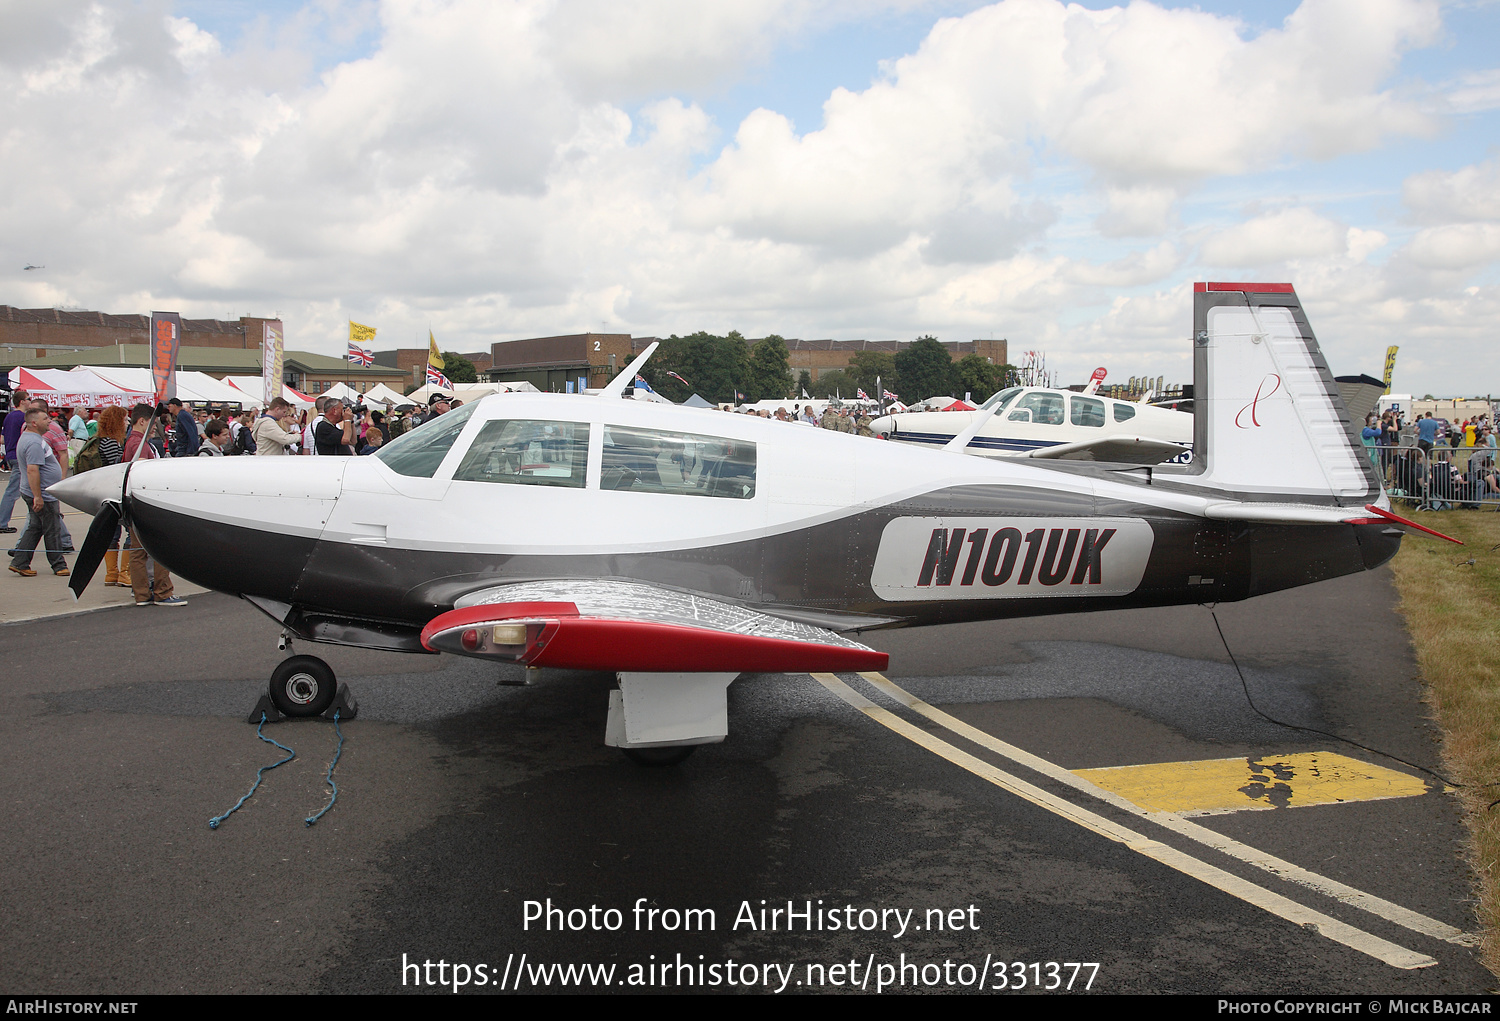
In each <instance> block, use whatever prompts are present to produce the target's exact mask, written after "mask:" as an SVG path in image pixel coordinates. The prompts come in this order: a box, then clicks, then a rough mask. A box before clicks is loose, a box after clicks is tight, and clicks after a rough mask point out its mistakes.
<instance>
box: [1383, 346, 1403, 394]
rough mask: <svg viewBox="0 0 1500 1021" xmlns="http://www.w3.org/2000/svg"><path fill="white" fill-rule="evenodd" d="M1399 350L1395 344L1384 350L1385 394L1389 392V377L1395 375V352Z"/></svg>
mask: <svg viewBox="0 0 1500 1021" xmlns="http://www.w3.org/2000/svg"><path fill="white" fill-rule="evenodd" d="M1399 350H1401V349H1400V348H1398V347H1397V346H1396V345H1395V344H1392V345H1391V346H1390V347H1388V348H1386V349H1385V392H1386V393H1390V392H1391V377H1392V376H1394V375H1395V374H1396V352H1397V351H1399Z"/></svg>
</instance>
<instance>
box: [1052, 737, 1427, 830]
mask: <svg viewBox="0 0 1500 1021" xmlns="http://www.w3.org/2000/svg"><path fill="white" fill-rule="evenodd" d="M1073 773H1074V774H1075V775H1077V776H1081V777H1083V778H1084V779H1085V780H1090V781H1092V782H1094V783H1096V784H1098V785H1099V786H1100V787H1103V788H1104V789H1105V790H1110V791H1114V792H1115V793H1116V794H1118V795H1120V796H1121V797H1123V798H1128V799H1129V800H1131V801H1133V802H1135V803H1136V804H1137V805H1140V806H1141V807H1142V808H1144V809H1146V810H1147V811H1148V812H1175V813H1177V814H1178V815H1212V814H1216V813H1221V812H1239V811H1244V810H1247V809H1268V808H1283V807H1284V808H1300V807H1303V806H1306V805H1335V804H1339V803H1342V802H1346V801H1376V800H1379V799H1382V798H1411V797H1416V796H1418V795H1421V794H1426V793H1427V784H1425V783H1423V782H1422V781H1421V780H1418V779H1417V778H1416V777H1414V776H1409V775H1408V774H1406V773H1398V772H1396V771H1395V770H1394V769H1386V768H1385V767H1384V766H1375V765H1371V764H1370V763H1368V762H1360V761H1359V760H1358V759H1351V758H1349V757H1348V756H1346V755H1336V754H1334V753H1333V752H1295V753H1291V754H1286V755H1260V756H1252V757H1248V758H1237V759H1204V760H1201V761H1198V762H1153V763H1147V764H1142V765H1138V766H1107V767H1104V768H1102V769H1075V770H1073Z"/></svg>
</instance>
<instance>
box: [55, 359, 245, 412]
mask: <svg viewBox="0 0 1500 1021" xmlns="http://www.w3.org/2000/svg"><path fill="white" fill-rule="evenodd" d="M74 371H75V372H77V371H88V372H92V373H94V374H95V375H96V376H99V377H101V378H103V379H107V380H109V381H110V382H111V383H114V384H117V385H118V386H122V387H125V388H127V389H130V390H134V391H137V392H139V393H141V394H143V395H144V397H145V399H146V400H147V401H150V400H151V397H150V395H151V394H152V393H153V392H155V389H156V384H155V381H154V380H153V378H152V375H151V370H150V369H141V368H132V367H130V366H127V365H85V366H82V367H81V369H75V370H74ZM177 396H178V397H179V398H181V399H182V400H183V401H184V402H185V403H188V404H244V403H245V395H244V394H243V393H240V392H239V391H237V390H236V389H235V388H234V387H232V386H229V385H228V384H227V383H221V382H220V381H219V380H217V379H214V377H212V376H210V375H209V374H208V373H206V372H194V371H191V370H188V369H179V370H177Z"/></svg>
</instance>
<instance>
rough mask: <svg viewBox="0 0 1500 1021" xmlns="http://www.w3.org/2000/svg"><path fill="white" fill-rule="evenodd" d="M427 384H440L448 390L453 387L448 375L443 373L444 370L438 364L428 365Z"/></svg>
mask: <svg viewBox="0 0 1500 1021" xmlns="http://www.w3.org/2000/svg"><path fill="white" fill-rule="evenodd" d="M427 385H428V386H440V387H443V388H445V389H448V390H452V389H453V384H452V383H450V382H448V377H447V376H445V375H443V370H442V369H440V368H438V367H437V366H436V365H429V366H427Z"/></svg>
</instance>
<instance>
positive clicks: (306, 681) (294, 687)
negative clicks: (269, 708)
mask: <svg viewBox="0 0 1500 1021" xmlns="http://www.w3.org/2000/svg"><path fill="white" fill-rule="evenodd" d="M337 690H338V682H337V680H335V678H334V676H333V669H332V668H331V667H329V665H328V664H327V663H324V662H323V661H322V660H321V659H319V658H318V657H316V656H292V657H291V658H290V659H284V660H282V661H281V663H280V665H279V666H277V667H276V669H275V671H273V672H272V674H271V692H270V694H271V702H272V704H273V705H275V706H276V708H277V710H279V711H280V712H281V714H282V715H283V716H321V715H322V714H323V713H324V711H326V710H327V709H328V707H329V706H330V705H332V704H333V696H334V694H335V693H336V692H337Z"/></svg>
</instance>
